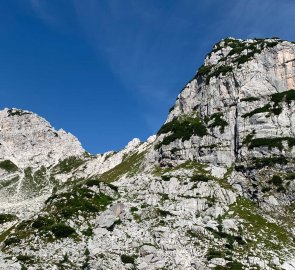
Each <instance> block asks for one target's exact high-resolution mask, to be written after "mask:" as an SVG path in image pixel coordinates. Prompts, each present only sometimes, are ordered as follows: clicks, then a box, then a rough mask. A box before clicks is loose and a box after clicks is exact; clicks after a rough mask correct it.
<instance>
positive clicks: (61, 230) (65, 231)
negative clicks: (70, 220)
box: [51, 224, 75, 238]
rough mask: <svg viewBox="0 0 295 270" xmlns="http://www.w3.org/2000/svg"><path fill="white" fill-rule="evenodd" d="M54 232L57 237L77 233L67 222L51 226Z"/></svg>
mask: <svg viewBox="0 0 295 270" xmlns="http://www.w3.org/2000/svg"><path fill="white" fill-rule="evenodd" d="M51 231H52V233H53V234H54V235H55V237H57V238H65V237H69V236H70V235H72V234H74V233H75V230H74V229H73V228H72V227H70V226H68V225H65V224H56V225H53V226H52V227H51Z"/></svg>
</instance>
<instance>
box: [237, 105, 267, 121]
mask: <svg viewBox="0 0 295 270" xmlns="http://www.w3.org/2000/svg"><path fill="white" fill-rule="evenodd" d="M269 112H271V105H270V104H267V105H265V106H263V107H261V108H256V109H254V110H253V111H251V112H249V113H245V114H244V115H242V117H243V118H246V117H251V116H253V115H254V114H257V113H269Z"/></svg>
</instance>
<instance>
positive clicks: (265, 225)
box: [229, 198, 293, 250]
mask: <svg viewBox="0 0 295 270" xmlns="http://www.w3.org/2000/svg"><path fill="white" fill-rule="evenodd" d="M229 211H233V214H231V215H230V217H232V216H233V217H235V218H237V217H238V218H241V219H243V220H244V222H243V223H244V230H246V233H248V234H249V235H251V237H253V236H254V237H255V238H256V241H249V242H247V244H246V246H248V248H253V246H256V245H260V244H263V245H264V246H265V247H266V248H267V249H271V250H280V249H281V248H286V247H288V246H290V245H293V239H292V237H291V235H290V234H289V233H288V232H287V231H286V230H285V229H283V228H282V227H280V226H278V225H277V224H275V223H271V222H268V221H267V220H266V219H264V218H263V217H262V216H261V215H260V214H259V213H258V212H257V206H256V205H255V204H254V203H253V202H252V201H251V200H249V199H246V198H238V199H237V201H236V203H234V204H233V205H231V206H230V209H229ZM259 248H260V249H261V247H259Z"/></svg>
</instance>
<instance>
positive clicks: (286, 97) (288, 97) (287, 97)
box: [271, 89, 295, 104]
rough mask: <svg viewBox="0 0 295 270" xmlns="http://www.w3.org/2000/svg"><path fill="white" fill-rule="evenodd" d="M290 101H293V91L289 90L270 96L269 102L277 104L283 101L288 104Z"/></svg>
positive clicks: (294, 94)
mask: <svg viewBox="0 0 295 270" xmlns="http://www.w3.org/2000/svg"><path fill="white" fill-rule="evenodd" d="M292 100H295V90H294V89H290V90H288V91H284V92H279V93H275V94H272V95H271V101H273V102H274V103H275V104H278V103H280V102H283V101H285V102H288V103H290V102H291V101H292Z"/></svg>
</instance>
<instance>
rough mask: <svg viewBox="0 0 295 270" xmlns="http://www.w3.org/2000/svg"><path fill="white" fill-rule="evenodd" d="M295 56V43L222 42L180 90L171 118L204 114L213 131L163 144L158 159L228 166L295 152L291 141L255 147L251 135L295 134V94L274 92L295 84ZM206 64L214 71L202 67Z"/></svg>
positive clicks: (159, 139)
mask: <svg viewBox="0 0 295 270" xmlns="http://www.w3.org/2000/svg"><path fill="white" fill-rule="evenodd" d="M236 47H238V49H239V50H237V49H234V48H236ZM252 47H253V48H255V49H253V48H252ZM218 48H219V49H218ZM251 48H252V49H251ZM235 50H236V51H237V52H238V53H235ZM253 51H254V52H256V53H253V54H252V52H253ZM249 54H250V55H251V56H249ZM243 57H245V60H243V59H244V58H243ZM294 59H295V45H294V44H293V43H291V42H287V41H280V40H275V39H269V40H264V41H257V40H245V41H242V40H235V39H228V40H225V41H222V42H220V43H219V44H218V45H216V47H215V50H213V52H212V53H211V54H210V55H208V56H207V57H206V59H205V64H204V66H203V67H202V68H200V70H199V72H198V74H197V75H196V77H195V78H193V79H192V80H191V81H190V82H189V83H188V84H187V85H186V86H185V88H184V89H183V90H182V92H181V93H180V94H179V96H178V97H177V100H176V103H175V105H174V107H173V109H172V111H171V112H170V113H169V115H168V118H167V121H166V123H169V122H171V121H172V120H173V119H178V118H180V117H184V116H191V117H199V118H200V119H201V120H202V121H203V122H205V123H206V127H207V130H208V135H205V136H203V137H198V136H192V137H191V138H190V139H186V140H184V141H183V140H181V139H178V140H174V141H173V142H171V143H170V144H168V145H162V147H161V148H160V151H159V154H154V156H153V158H154V160H160V161H161V162H162V163H165V162H168V163H172V164H175V163H177V162H178V161H183V160H187V159H191V160H197V161H200V162H206V163H211V164H219V165H225V166H228V165H231V164H233V163H234V162H236V161H237V160H247V159H249V158H252V157H262V156H265V155H271V154H280V153H283V154H284V155H287V156H290V157H293V156H294V149H293V147H289V146H288V145H287V143H286V144H284V147H283V149H282V150H278V149H277V148H273V149H268V146H267V145H266V147H265V148H259V149H258V148H256V147H253V148H251V149H249V147H248V146H249V145H247V144H246V143H245V140H246V138H251V139H256V138H284V137H287V138H289V137H291V138H293V137H294V121H295V118H294V117H295V116H294V99H293V98H291V99H290V100H286V96H285V97H281V99H280V97H279V96H273V94H277V93H282V92H285V91H289V90H291V89H295V64H294V63H295V60H294ZM243 61H245V62H243ZM241 62H242V63H241ZM204 68H207V69H208V70H209V71H207V72H204V71H202V70H204ZM212 74H213V75H212ZM291 94H294V92H292V93H291ZM286 95H287V93H286ZM287 99H288V98H287ZM276 100H278V102H276ZM255 110H256V111H255ZM247 136H248V137H247ZM158 141H161V137H159V138H158ZM177 149H179V150H177ZM172 150H174V151H172ZM171 151H172V152H173V153H171ZM171 157H172V158H173V159H171Z"/></svg>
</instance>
